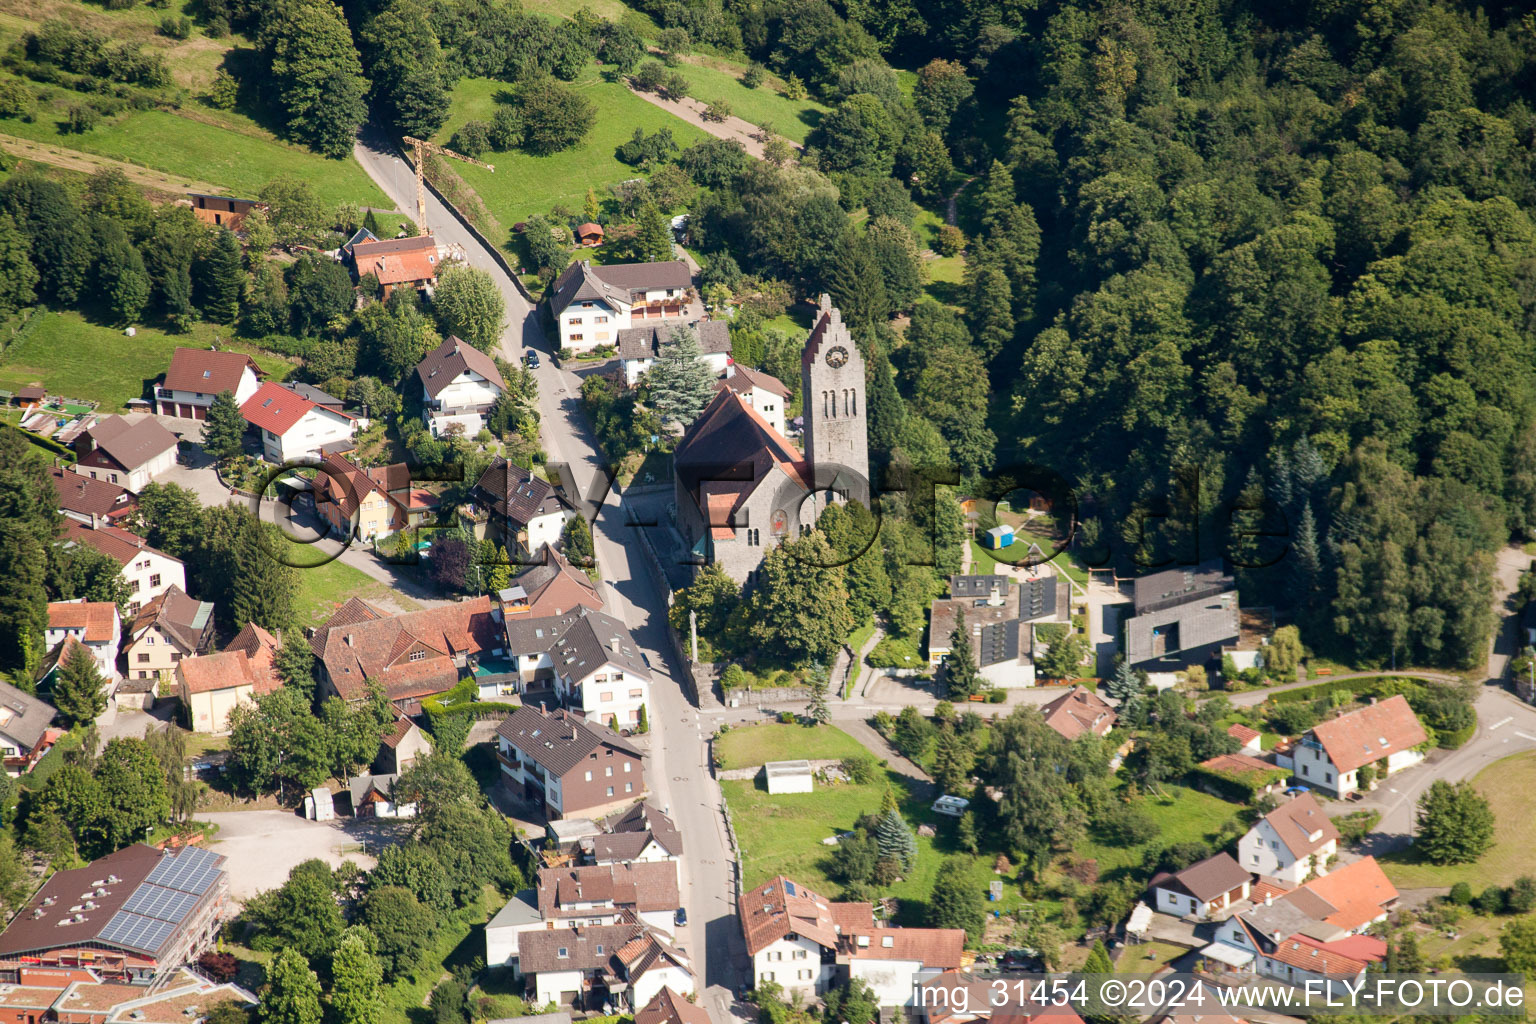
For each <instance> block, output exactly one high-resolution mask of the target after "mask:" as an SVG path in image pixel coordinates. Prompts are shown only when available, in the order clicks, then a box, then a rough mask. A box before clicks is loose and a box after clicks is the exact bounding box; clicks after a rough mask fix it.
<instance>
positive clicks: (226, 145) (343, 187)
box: [0, 87, 394, 209]
mask: <svg viewBox="0 0 1536 1024" xmlns="http://www.w3.org/2000/svg"><path fill="white" fill-rule="evenodd" d="M53 92H54V94H55V96H56V98H57V99H56V102H55V104H54V106H53V107H52V108H42V109H40V110H39V111H38V116H37V120H35V121H33V122H32V123H30V124H29V123H27V122H25V121H22V120H20V119H19V118H6V119H4V120H0V132H6V133H9V134H11V135H19V136H21V137H22V138H25V139H32V140H34V141H36V142H42V143H47V144H49V145H54V146H58V147H60V148H62V149H78V150H83V151H84V152H87V153H95V154H98V155H100V156H106V157H111V158H113V159H115V160H122V161H125V162H127V163H134V164H139V165H141V166H144V167H152V168H154V169H156V170H159V171H164V172H166V173H168V174H178V175H185V176H186V177H187V179H188V180H189V181H206V182H212V183H214V184H217V185H219V186H221V187H223V188H225V189H228V190H229V191H230V192H231V193H233V194H235V195H238V196H254V195H255V194H256V193H257V192H259V191H260V190H261V187H262V186H263V185H265V184H266V183H267V182H269V181H271V180H272V179H273V178H276V177H278V176H279V175H290V176H293V177H296V178H303V179H304V180H306V181H308V182H309V183H310V184H312V185H313V186H314V187H315V191H316V192H318V193H319V195H320V198H321V200H322V201H323V202H325V203H326V204H327V205H330V206H334V205H336V204H338V203H342V202H353V203H358V204H360V205H363V206H381V207H384V208H386V209H388V208H390V207H393V206H394V203H392V202H390V201H389V200H388V199H386V198H385V196H384V193H383V192H381V191H379V187H378V186H377V185H375V184H374V183H373V179H372V178H369V177H368V175H367V174H366V173H365V172H364V171H363V169H362V167H361V166H360V165H359V164H358V163H357V161H356V160H354V159H352V157H351V156H348V157H347V158H346V159H345V160H330V159H327V158H326V157H323V156H320V155H319V154H317V153H314V152H311V151H310V150H308V149H305V148H303V147H301V146H294V145H290V144H288V143H286V142H281V141H279V140H277V139H275V138H273V137H272V136H271V135H269V134H267V133H266V132H263V131H262V130H261V129H259V128H257V127H255V126H254V124H253V125H251V126H250V129H249V131H248V132H247V131H240V130H236V129H234V128H230V127H221V126H220V125H219V124H216V123H209V121H204V120H194V119H193V118H192V117H189V116H185V115H183V114H178V113H171V112H169V111H165V110H140V111H130V112H129V113H126V114H122V115H119V116H117V117H114V118H111V119H106V120H103V121H102V123H101V125H100V126H99V127H97V128H94V129H92V130H91V131H88V132H86V133H84V134H83V135H60V134H59V132H58V130H57V121H58V120H59V119H61V118H62V115H63V111H64V110H65V109H66V108H67V107H68V106H69V105H70V104H71V103H73V102H78V101H79V100H81V99H83V98H84V96H83V94H76V93H72V92H69V91H68V90H64V89H59V88H57V87H55V88H54V89H53ZM194 109H195V108H194ZM215 115H216V116H217V117H218V118H222V119H225V120H228V121H230V122H231V123H232V124H233V123H236V122H237V121H238V120H243V119H240V118H238V116H237V115H224V114H218V113H217V112H208V116H209V120H210V121H211V120H213V118H214V117H215Z"/></svg>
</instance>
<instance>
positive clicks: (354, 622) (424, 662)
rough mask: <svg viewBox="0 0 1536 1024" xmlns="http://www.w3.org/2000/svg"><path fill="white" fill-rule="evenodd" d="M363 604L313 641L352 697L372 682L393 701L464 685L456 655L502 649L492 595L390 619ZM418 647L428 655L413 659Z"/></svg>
mask: <svg viewBox="0 0 1536 1024" xmlns="http://www.w3.org/2000/svg"><path fill="white" fill-rule="evenodd" d="M354 600H355V599H354ZM357 604H359V605H362V608H361V609H359V608H357V607H355V606H354V605H353V602H352V601H349V602H347V604H345V605H343V606H342V607H341V609H340V610H338V612H337V614H336V615H334V616H332V617H331V619H330V620H329V621H328V622H326V624H325V625H323V626H321V627H320V628H319V629H318V630H316V632H315V635H314V637H313V638H312V646H314V647H315V650H316V652H317V653H318V654H319V656H320V658H321V660H322V661H323V662H324V663H325V670H326V675H327V676H328V677H329V679H330V680H331V684H332V685H333V686H335V687H336V689H337V691H338V692H339V693H340V694H341V695H342V696H343V697H346V698H349V699H350V698H354V697H360V696H362V695H363V693H364V692H365V685H366V682H367V680H369V679H377V680H378V681H379V683H380V684H381V685H382V686H383V687H384V691H385V693H387V694H388V695H389V699H390V700H407V699H410V698H413V697H424V696H427V695H429V694H433V693H441V692H443V691H444V690H447V689H451V688H452V687H453V685H454V684H455V683H456V682H458V679H459V669H458V666H457V665H455V663H454V660H455V655H462V654H477V653H479V652H480V651H482V650H490V649H493V648H496V647H500V646H501V644H500V643H498V638H499V636H500V628H499V626H498V624H497V622H496V621H495V619H493V618H492V617H491V599H490V598H489V597H477V598H475V599H474V600H472V601H462V602H458V603H456V604H449V605H441V606H439V607H437V608H426V609H423V610H421V611H415V612H408V613H406V614H404V615H390V616H380V614H379V613H378V612H376V611H375V610H374V609H372V608H370V607H369V606H367V605H366V604H363V603H362V602H357ZM338 620H340V621H338ZM417 646H420V647H422V648H425V654H426V656H425V657H423V658H420V659H418V660H416V661H410V660H409V654H408V653H407V652H409V651H411V649H412V648H413V647H417Z"/></svg>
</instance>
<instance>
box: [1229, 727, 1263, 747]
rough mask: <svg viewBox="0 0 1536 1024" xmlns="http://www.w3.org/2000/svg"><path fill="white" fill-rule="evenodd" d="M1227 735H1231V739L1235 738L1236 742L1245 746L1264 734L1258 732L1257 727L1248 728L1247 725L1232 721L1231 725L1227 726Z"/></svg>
mask: <svg viewBox="0 0 1536 1024" xmlns="http://www.w3.org/2000/svg"><path fill="white" fill-rule="evenodd" d="M1227 735H1228V736H1231V737H1232V738H1233V739H1235V740H1237V742H1239V743H1241V744H1242V745H1243V746H1245V747H1246V746H1247V745H1248V744H1250V743H1252V742H1253V741H1254V740H1256V739H1259V738H1261V737H1262V736H1263V735H1264V734H1263V733H1261V732H1259V730H1257V729H1250V728H1248V726H1246V725H1244V724H1243V723H1242V722H1233V723H1232V724H1231V725H1229V726H1227Z"/></svg>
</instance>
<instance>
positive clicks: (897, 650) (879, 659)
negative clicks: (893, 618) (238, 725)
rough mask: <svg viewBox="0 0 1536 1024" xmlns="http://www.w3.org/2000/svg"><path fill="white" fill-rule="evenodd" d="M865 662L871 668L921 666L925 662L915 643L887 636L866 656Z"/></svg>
mask: <svg viewBox="0 0 1536 1024" xmlns="http://www.w3.org/2000/svg"><path fill="white" fill-rule="evenodd" d="M864 664H866V665H868V666H870V667H871V668H920V667H921V666H922V665H924V664H925V662H924V661H923V658H922V655H921V654H919V652H918V650H917V647H916V646H915V645H913V644H912V643H910V642H908V641H906V640H903V639H901V638H900V637H895V636H886V637H883V638H881V640H880V642H879V643H877V644H875V646H874V649H873V650H871V651H870V652H869V653H868V654H866V655H865V656H864Z"/></svg>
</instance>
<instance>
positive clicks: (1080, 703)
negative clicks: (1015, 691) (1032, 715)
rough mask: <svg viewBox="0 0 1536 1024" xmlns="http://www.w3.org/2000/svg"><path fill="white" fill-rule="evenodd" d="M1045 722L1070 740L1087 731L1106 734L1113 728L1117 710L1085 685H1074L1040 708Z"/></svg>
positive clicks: (1101, 734) (1096, 734)
mask: <svg viewBox="0 0 1536 1024" xmlns="http://www.w3.org/2000/svg"><path fill="white" fill-rule="evenodd" d="M1040 713H1041V714H1042V715H1044V716H1045V724H1046V725H1048V726H1050V727H1051V728H1052V729H1055V730H1056V731H1057V732H1059V733H1061V734H1062V735H1063V736H1065V737H1066V738H1067V739H1069V740H1075V739H1077V738H1078V737H1079V736H1081V735H1082V734H1083V733H1085V732H1092V733H1093V734H1094V735H1095V736H1103V735H1104V734H1105V733H1107V732H1109V730H1110V729H1112V728H1114V725H1115V719H1116V717H1117V716H1116V715H1115V711H1114V709H1113V708H1111V707H1110V706H1109V705H1108V704H1107V703H1105V701H1104V698H1102V697H1100V696H1099V695H1098V694H1096V693H1094V692H1093V691H1092V690H1090V689H1088V688H1087V687H1085V686H1074V687H1072V689H1070V690H1068V691H1067V692H1066V693H1064V694H1062V695H1061V696H1060V697H1057V698H1056V699H1055V700H1053V701H1051V702H1050V703H1049V704H1046V705H1045V706H1044V707H1042V708H1041V709H1040Z"/></svg>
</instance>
